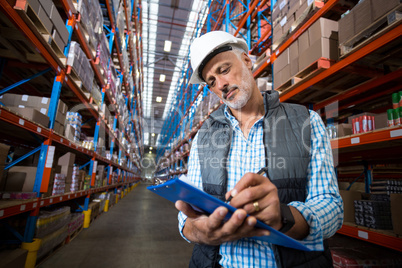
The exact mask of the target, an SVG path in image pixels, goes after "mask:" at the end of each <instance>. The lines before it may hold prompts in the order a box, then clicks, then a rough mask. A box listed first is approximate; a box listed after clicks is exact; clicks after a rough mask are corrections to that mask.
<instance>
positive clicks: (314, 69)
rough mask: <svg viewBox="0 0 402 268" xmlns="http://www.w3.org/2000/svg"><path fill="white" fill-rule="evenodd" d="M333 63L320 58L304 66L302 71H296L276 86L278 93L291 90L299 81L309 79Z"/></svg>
mask: <svg viewBox="0 0 402 268" xmlns="http://www.w3.org/2000/svg"><path fill="white" fill-rule="evenodd" d="M334 63H335V61H334V60H330V59H326V58H320V59H318V60H316V61H315V62H313V63H312V64H310V65H309V66H307V67H306V68H304V69H303V70H302V71H300V72H298V73H297V74H296V75H295V76H293V77H291V78H290V79H289V80H288V81H286V82H285V83H284V84H282V85H281V86H279V87H278V88H276V89H275V90H277V91H279V92H280V93H279V94H280V95H282V94H284V93H286V92H290V91H292V90H293V89H294V88H295V87H297V86H298V84H299V83H300V82H301V81H306V80H310V79H311V78H313V77H314V76H316V75H318V74H319V73H321V72H323V71H325V70H326V69H328V68H330V67H331V66H332V65H333V64H334Z"/></svg>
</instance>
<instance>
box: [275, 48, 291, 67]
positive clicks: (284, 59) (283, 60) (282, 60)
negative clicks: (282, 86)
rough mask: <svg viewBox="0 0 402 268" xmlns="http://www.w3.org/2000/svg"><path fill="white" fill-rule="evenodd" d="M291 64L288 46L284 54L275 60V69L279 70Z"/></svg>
mask: <svg viewBox="0 0 402 268" xmlns="http://www.w3.org/2000/svg"><path fill="white" fill-rule="evenodd" d="M287 65H289V49H288V48H287V49H286V50H285V51H283V53H282V54H280V55H279V57H278V58H277V59H276V60H275V61H274V71H275V72H279V71H281V70H282V69H283V68H285V66H287Z"/></svg>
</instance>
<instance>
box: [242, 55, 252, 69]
mask: <svg viewBox="0 0 402 268" xmlns="http://www.w3.org/2000/svg"><path fill="white" fill-rule="evenodd" d="M241 57H242V60H243V61H244V63H245V64H246V66H247V68H249V69H250V70H251V69H252V68H253V62H252V61H251V59H250V57H249V56H248V55H247V53H246V52H243V54H242V55H241Z"/></svg>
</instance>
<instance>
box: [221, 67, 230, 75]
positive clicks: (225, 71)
mask: <svg viewBox="0 0 402 268" xmlns="http://www.w3.org/2000/svg"><path fill="white" fill-rule="evenodd" d="M229 69H230V68H225V69H223V70H222V73H223V74H225V73H227V72H229Z"/></svg>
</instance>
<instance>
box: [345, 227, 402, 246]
mask: <svg viewBox="0 0 402 268" xmlns="http://www.w3.org/2000/svg"><path fill="white" fill-rule="evenodd" d="M338 233H340V234H344V235H347V236H350V237H354V238H358V239H360V240H364V241H367V242H370V243H374V244H377V245H380V246H384V247H387V248H391V249H394V250H397V251H400V252H402V239H401V238H398V237H394V236H389V235H385V234H382V233H377V232H374V231H372V230H366V229H360V228H358V227H353V226H349V225H343V226H342V228H341V229H340V230H339V231H338Z"/></svg>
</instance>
